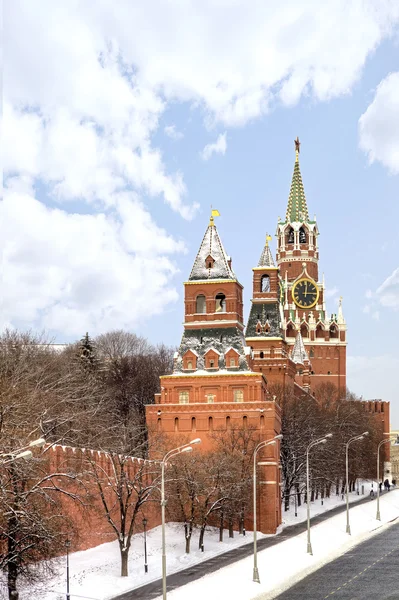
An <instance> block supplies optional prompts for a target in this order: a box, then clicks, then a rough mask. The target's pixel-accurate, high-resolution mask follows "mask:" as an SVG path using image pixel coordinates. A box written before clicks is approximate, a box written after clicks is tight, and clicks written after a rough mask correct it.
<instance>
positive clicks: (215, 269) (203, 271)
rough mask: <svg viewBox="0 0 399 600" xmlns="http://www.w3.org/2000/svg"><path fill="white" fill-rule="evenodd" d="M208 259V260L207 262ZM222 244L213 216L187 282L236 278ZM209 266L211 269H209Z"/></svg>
mask: <svg viewBox="0 0 399 600" xmlns="http://www.w3.org/2000/svg"><path fill="white" fill-rule="evenodd" d="M207 259H209V260H207ZM229 261H230V259H229V257H228V256H227V254H226V252H225V249H224V248H223V244H222V242H221V239H220V237H219V234H218V231H217V229H216V225H215V223H214V219H213V216H211V219H210V221H209V225H208V228H207V230H206V231H205V235H204V239H203V240H202V243H201V246H200V249H199V250H198V253H197V256H196V257H195V261H194V265H193V268H192V270H191V273H190V277H189V278H188V280H189V281H200V280H204V279H232V280H235V279H236V276H235V274H234V272H233V270H232V269H231V267H230V266H229ZM209 265H211V267H209Z"/></svg>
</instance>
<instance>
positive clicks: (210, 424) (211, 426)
mask: <svg viewBox="0 0 399 600" xmlns="http://www.w3.org/2000/svg"><path fill="white" fill-rule="evenodd" d="M208 429H209V431H213V418H212V417H209V419H208Z"/></svg>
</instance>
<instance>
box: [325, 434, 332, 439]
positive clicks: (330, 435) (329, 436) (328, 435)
mask: <svg viewBox="0 0 399 600" xmlns="http://www.w3.org/2000/svg"><path fill="white" fill-rule="evenodd" d="M332 436H333V434H332V433H327V434H326V435H325V436H324V437H325V438H326V439H327V438H332Z"/></svg>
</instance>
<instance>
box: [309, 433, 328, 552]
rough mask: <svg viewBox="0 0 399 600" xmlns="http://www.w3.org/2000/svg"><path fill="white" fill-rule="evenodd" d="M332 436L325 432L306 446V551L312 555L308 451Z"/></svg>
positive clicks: (324, 442)
mask: <svg viewBox="0 0 399 600" xmlns="http://www.w3.org/2000/svg"><path fill="white" fill-rule="evenodd" d="M331 437H332V433H327V434H326V435H325V436H323V437H322V438H319V439H318V440H314V441H313V442H310V444H309V445H308V447H307V448H306V512H307V521H308V539H307V552H308V554H311V555H313V552H312V544H311V542H310V489H309V452H310V450H311V449H312V448H313V447H314V446H318V445H319V444H326V443H327V440H328V439H329V438H331Z"/></svg>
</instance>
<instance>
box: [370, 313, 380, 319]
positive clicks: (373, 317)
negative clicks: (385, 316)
mask: <svg viewBox="0 0 399 600" xmlns="http://www.w3.org/2000/svg"><path fill="white" fill-rule="evenodd" d="M371 318H372V319H374V321H379V320H380V313H379V311H378V310H375V311H374V312H373V313H372V315H371Z"/></svg>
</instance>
